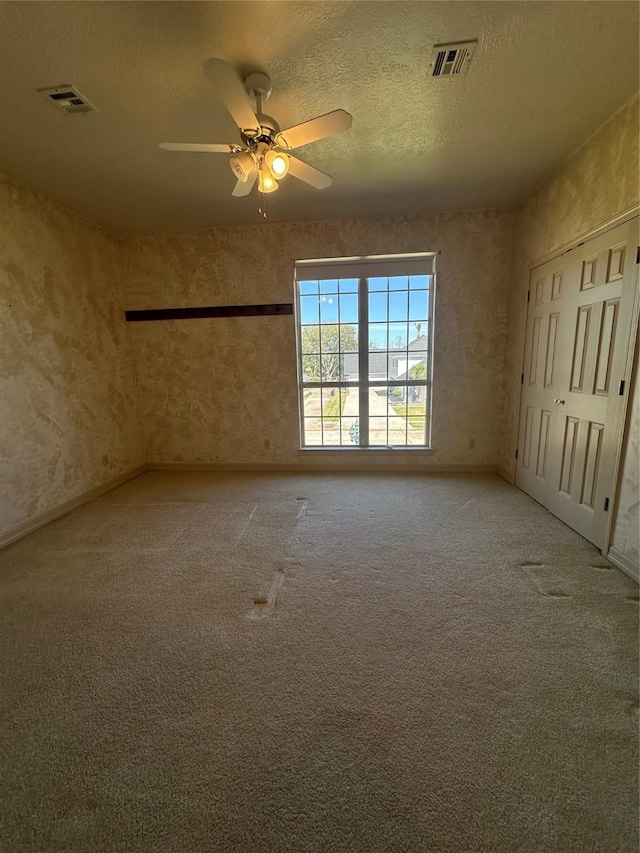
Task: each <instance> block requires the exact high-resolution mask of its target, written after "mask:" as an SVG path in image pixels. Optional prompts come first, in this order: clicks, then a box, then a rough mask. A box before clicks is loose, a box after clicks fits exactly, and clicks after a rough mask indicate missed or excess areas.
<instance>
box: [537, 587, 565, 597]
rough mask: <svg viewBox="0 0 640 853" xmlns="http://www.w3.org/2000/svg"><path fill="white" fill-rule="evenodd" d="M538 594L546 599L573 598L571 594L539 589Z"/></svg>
mask: <svg viewBox="0 0 640 853" xmlns="http://www.w3.org/2000/svg"><path fill="white" fill-rule="evenodd" d="M538 592H539V593H540V595H544V596H546V598H573V596H572V595H571V593H570V592H546V591H545V590H542V589H539V590H538Z"/></svg>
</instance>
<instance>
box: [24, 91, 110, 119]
mask: <svg viewBox="0 0 640 853" xmlns="http://www.w3.org/2000/svg"><path fill="white" fill-rule="evenodd" d="M36 91H37V92H39V93H40V94H41V95H44V96H45V98H48V99H49V100H50V101H52V103H54V104H55V105H56V106H57V107H58V108H59V109H61V110H62V111H63V112H65V113H69V114H70V115H75V114H79V115H84V114H85V113H97V112H98V110H97V109H96V108H95V107H94V106H93V104H90V103H89V101H88V100H87V99H86V98H85V97H84V95H81V94H80V92H78V90H77V89H76V88H75V86H54V87H53V88H51V89H36Z"/></svg>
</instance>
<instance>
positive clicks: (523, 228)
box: [499, 97, 640, 559]
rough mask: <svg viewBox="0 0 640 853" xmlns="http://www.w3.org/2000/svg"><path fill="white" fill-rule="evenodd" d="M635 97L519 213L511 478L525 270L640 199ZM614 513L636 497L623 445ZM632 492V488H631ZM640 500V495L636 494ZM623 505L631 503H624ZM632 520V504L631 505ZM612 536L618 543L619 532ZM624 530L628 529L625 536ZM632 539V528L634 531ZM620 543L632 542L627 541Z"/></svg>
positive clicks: (505, 435) (504, 460) (504, 455)
mask: <svg viewBox="0 0 640 853" xmlns="http://www.w3.org/2000/svg"><path fill="white" fill-rule="evenodd" d="M638 156H639V151H638V98H637V97H636V98H634V99H633V100H632V101H630V102H629V103H628V104H627V105H626V106H625V107H624V108H623V109H622V110H620V111H619V112H618V113H616V115H615V116H613V117H612V118H611V120H610V121H608V122H607V123H606V124H605V125H604V126H603V127H602V128H600V130H599V131H598V132H597V133H596V134H594V135H593V136H592V137H591V139H589V140H588V141H587V142H586V143H585V145H583V146H582V148H580V150H579V151H577V152H576V153H575V154H574V155H573V156H572V157H571V158H570V159H569V160H568V161H567V162H566V163H565V164H564V166H563V167H562V168H561V169H560V170H559V171H558V172H557V173H556V174H555V175H554V176H553V177H551V178H550V179H549V180H548V181H546V182H545V183H544V184H543V185H542V186H541V187H540V188H539V189H538V190H537V191H536V192H534V193H533V195H532V196H531V197H530V198H529V199H528V201H527V202H526V203H525V204H524V205H523V206H522V207H521V208H520V209H519V210H518V212H517V214H516V227H515V248H514V267H513V287H512V289H511V300H510V311H509V334H508V344H507V371H506V383H505V386H506V387H505V394H504V419H503V432H502V437H501V441H500V458H499V465H500V471H501V472H502V473H503V474H504V475H505V476H506V477H507V478H509V479H511V478H512V477H513V476H514V472H515V464H514V453H515V447H516V441H517V425H518V406H519V397H520V372H521V370H522V351H523V337H524V324H525V317H526V305H527V289H528V282H529V271H530V269H531V267H532V266H533V265H534V263H535V262H536V261H539V260H540V259H541V258H543V257H545V256H547V255H551V254H552V253H553V252H554V251H557V250H559V249H561V248H563V247H566V246H568V245H569V244H570V243H571V242H572V241H577V240H579V238H580V237H581V236H583V235H585V234H587V233H588V232H589V231H592V230H594V229H596V228H598V227H599V226H600V225H603V224H605V223H607V222H608V221H610V220H612V219H613V218H614V217H616V216H618V215H619V214H622V213H624V212H625V211H627V210H630V209H632V208H633V207H634V206H637V205H638V203H639V202H640V181H639V175H638ZM625 454H626V455H625V460H626V461H625V466H624V470H623V472H622V482H623V483H625V484H626V486H625V489H624V490H623V491H622V492H621V494H620V496H619V497H620V504H619V508H618V517H619V518H625V517H626V516H627V514H628V513H631V514H633V510H632V504H633V499H632V498H630V495H633V494H634V493H635V494H636V495H637V491H638V478H639V472H638V466H637V456H636V458H635V461H634V456H633V453H629V452H626V451H625ZM634 490H635V492H634ZM636 501H637V497H636ZM627 504H629V505H628V506H627ZM635 517H636V519H637V504H636V509H635ZM616 535H617V537H618V538H617V539H616V540H615V541H614V544H616V542H617V545H616V547H618V546H620V545H621V540H620V535H622V534H621V533H620V531H619V530H618V533H617V534H616ZM624 535H626V534H624ZM635 536H636V538H635V542H636V543H637V528H636V534H635ZM626 542H627V543H628V544H627V545H626V546H624V547H623V549H622V550H623V551H624V549H625V548H627V549H629V548H631V551H633V548H634V547H635V548H636V559H637V544H636V545H635V546H633V543H632V542H631V539H629V538H628V537H627V539H626Z"/></svg>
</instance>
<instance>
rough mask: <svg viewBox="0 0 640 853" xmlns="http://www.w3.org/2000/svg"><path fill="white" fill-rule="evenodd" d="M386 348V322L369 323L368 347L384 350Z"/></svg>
mask: <svg viewBox="0 0 640 853" xmlns="http://www.w3.org/2000/svg"><path fill="white" fill-rule="evenodd" d="M386 348H387V324H386V323H369V349H370V350H386Z"/></svg>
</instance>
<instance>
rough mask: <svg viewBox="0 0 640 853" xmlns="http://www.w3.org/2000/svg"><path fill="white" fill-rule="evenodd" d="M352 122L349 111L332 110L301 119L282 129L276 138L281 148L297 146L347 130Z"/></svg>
mask: <svg viewBox="0 0 640 853" xmlns="http://www.w3.org/2000/svg"><path fill="white" fill-rule="evenodd" d="M352 122H353V119H352V117H351V116H350V115H349V113H347V112H345V111H344V110H333V112H331V113H326V115H323V116H318V117H317V118H312V119H310V120H309V121H303V122H302V124H296V125H295V126H294V127H289V128H287V130H282V131H281V132H280V133H279V134H278V136H277V137H276V139H277V142H278V145H280V146H282V148H299V147H300V146H301V145H308V144H309V143H310V142H315V141H316V140H318V139H325V138H326V137H327V136H334V135H335V134H336V133H342V131H343V130H349V128H350V127H351V124H352Z"/></svg>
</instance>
